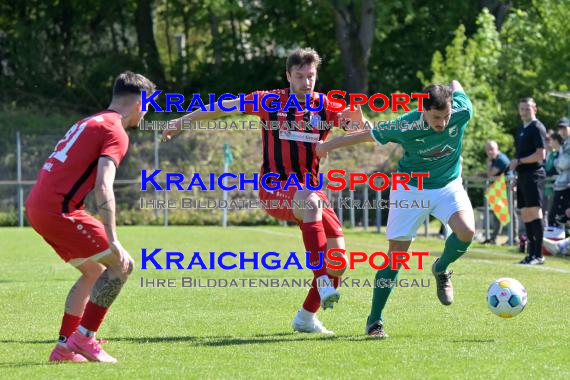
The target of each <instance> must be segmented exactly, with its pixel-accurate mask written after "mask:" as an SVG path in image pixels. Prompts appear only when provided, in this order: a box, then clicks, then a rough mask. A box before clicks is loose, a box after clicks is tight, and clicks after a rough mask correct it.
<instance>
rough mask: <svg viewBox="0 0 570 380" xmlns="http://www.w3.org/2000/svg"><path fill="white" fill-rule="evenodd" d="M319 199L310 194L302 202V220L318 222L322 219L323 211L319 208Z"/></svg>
mask: <svg viewBox="0 0 570 380" xmlns="http://www.w3.org/2000/svg"><path fill="white" fill-rule="evenodd" d="M319 206H320V205H319V197H318V196H317V195H316V194H314V193H312V194H310V195H309V196H307V197H306V198H304V200H303V207H302V209H301V212H302V215H303V220H305V221H306V220H311V221H312V220H320V219H322V214H323V210H322V209H321V208H320V207H319Z"/></svg>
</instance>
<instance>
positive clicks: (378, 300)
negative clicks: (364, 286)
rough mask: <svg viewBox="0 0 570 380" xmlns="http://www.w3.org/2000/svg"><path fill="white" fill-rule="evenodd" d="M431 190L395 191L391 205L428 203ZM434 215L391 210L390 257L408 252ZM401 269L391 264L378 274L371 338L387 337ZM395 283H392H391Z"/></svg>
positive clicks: (418, 210) (415, 210) (370, 321)
mask: <svg viewBox="0 0 570 380" xmlns="http://www.w3.org/2000/svg"><path fill="white" fill-rule="evenodd" d="M428 193H429V191H425V190H424V191H418V190H417V189H414V188H412V190H410V191H404V190H392V191H391V192H390V204H400V201H403V200H407V201H408V203H410V204H411V203H413V202H414V201H415V202H417V204H424V203H422V201H424V202H425V201H426V200H427V194H428ZM430 212H431V206H430V208H428V209H422V208H408V209H401V208H390V212H389V213H388V225H387V227H386V237H387V238H388V257H391V254H392V252H406V251H408V249H409V248H410V244H411V242H412V240H413V239H414V237H415V236H416V231H417V230H418V228H419V227H420V225H421V224H422V223H423V221H424V220H425V218H426V217H427V216H428V215H429V213H430ZM399 269H400V268H399V267H398V268H397V269H392V267H391V263H390V264H389V265H388V266H387V267H386V268H384V269H382V270H379V271H377V272H376V276H375V278H374V288H373V293H372V305H371V308H370V314H369V316H368V319H367V321H366V334H367V335H368V336H369V337H371V338H384V337H385V336H386V334H385V333H384V307H385V306H386V303H387V302H388V297H390V294H391V293H392V289H393V284H394V280H395V279H396V277H397V276H398V273H399ZM390 281H392V282H390Z"/></svg>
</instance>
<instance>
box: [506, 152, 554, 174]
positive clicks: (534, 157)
mask: <svg viewBox="0 0 570 380" xmlns="http://www.w3.org/2000/svg"><path fill="white" fill-rule="evenodd" d="M545 159H546V149H544V148H537V149H536V151H535V152H534V153H533V154H531V155H530V156H526V157H522V158H519V159H516V160H512V161H511V165H510V166H509V170H515V168H516V167H517V166H519V165H520V164H534V163H535V162H540V161H544V160H545Z"/></svg>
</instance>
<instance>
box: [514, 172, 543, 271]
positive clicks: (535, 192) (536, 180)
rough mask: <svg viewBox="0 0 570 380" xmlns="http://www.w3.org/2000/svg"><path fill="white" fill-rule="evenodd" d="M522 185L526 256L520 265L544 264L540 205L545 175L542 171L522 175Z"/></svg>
mask: <svg viewBox="0 0 570 380" xmlns="http://www.w3.org/2000/svg"><path fill="white" fill-rule="evenodd" d="M521 177H522V180H523V181H524V182H525V183H524V188H523V189H521V188H520V187H519V191H521V190H522V192H523V197H524V207H522V208H521V216H522V220H523V222H524V224H525V227H526V231H527V237H528V244H529V249H528V256H527V257H526V258H525V259H524V260H523V261H521V264H531V265H535V264H544V258H543V257H542V241H543V238H544V222H543V215H542V204H543V197H544V183H545V174H544V172H543V171H538V172H533V173H524V174H523V175H521Z"/></svg>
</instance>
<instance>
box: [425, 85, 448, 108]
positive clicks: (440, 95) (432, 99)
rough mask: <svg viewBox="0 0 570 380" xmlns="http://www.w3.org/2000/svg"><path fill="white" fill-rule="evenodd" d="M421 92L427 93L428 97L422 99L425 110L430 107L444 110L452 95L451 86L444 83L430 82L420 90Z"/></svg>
mask: <svg viewBox="0 0 570 380" xmlns="http://www.w3.org/2000/svg"><path fill="white" fill-rule="evenodd" d="M422 93H424V94H428V95H429V98H428V99H424V100H423V106H424V108H425V109H426V110H427V111H429V110H431V109H435V110H438V111H443V110H445V109H446V108H447V106H448V105H449V104H451V97H452V95H453V91H451V87H449V86H447V85H444V84H430V85H429V86H427V87H426V88H424V89H423V90H422Z"/></svg>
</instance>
